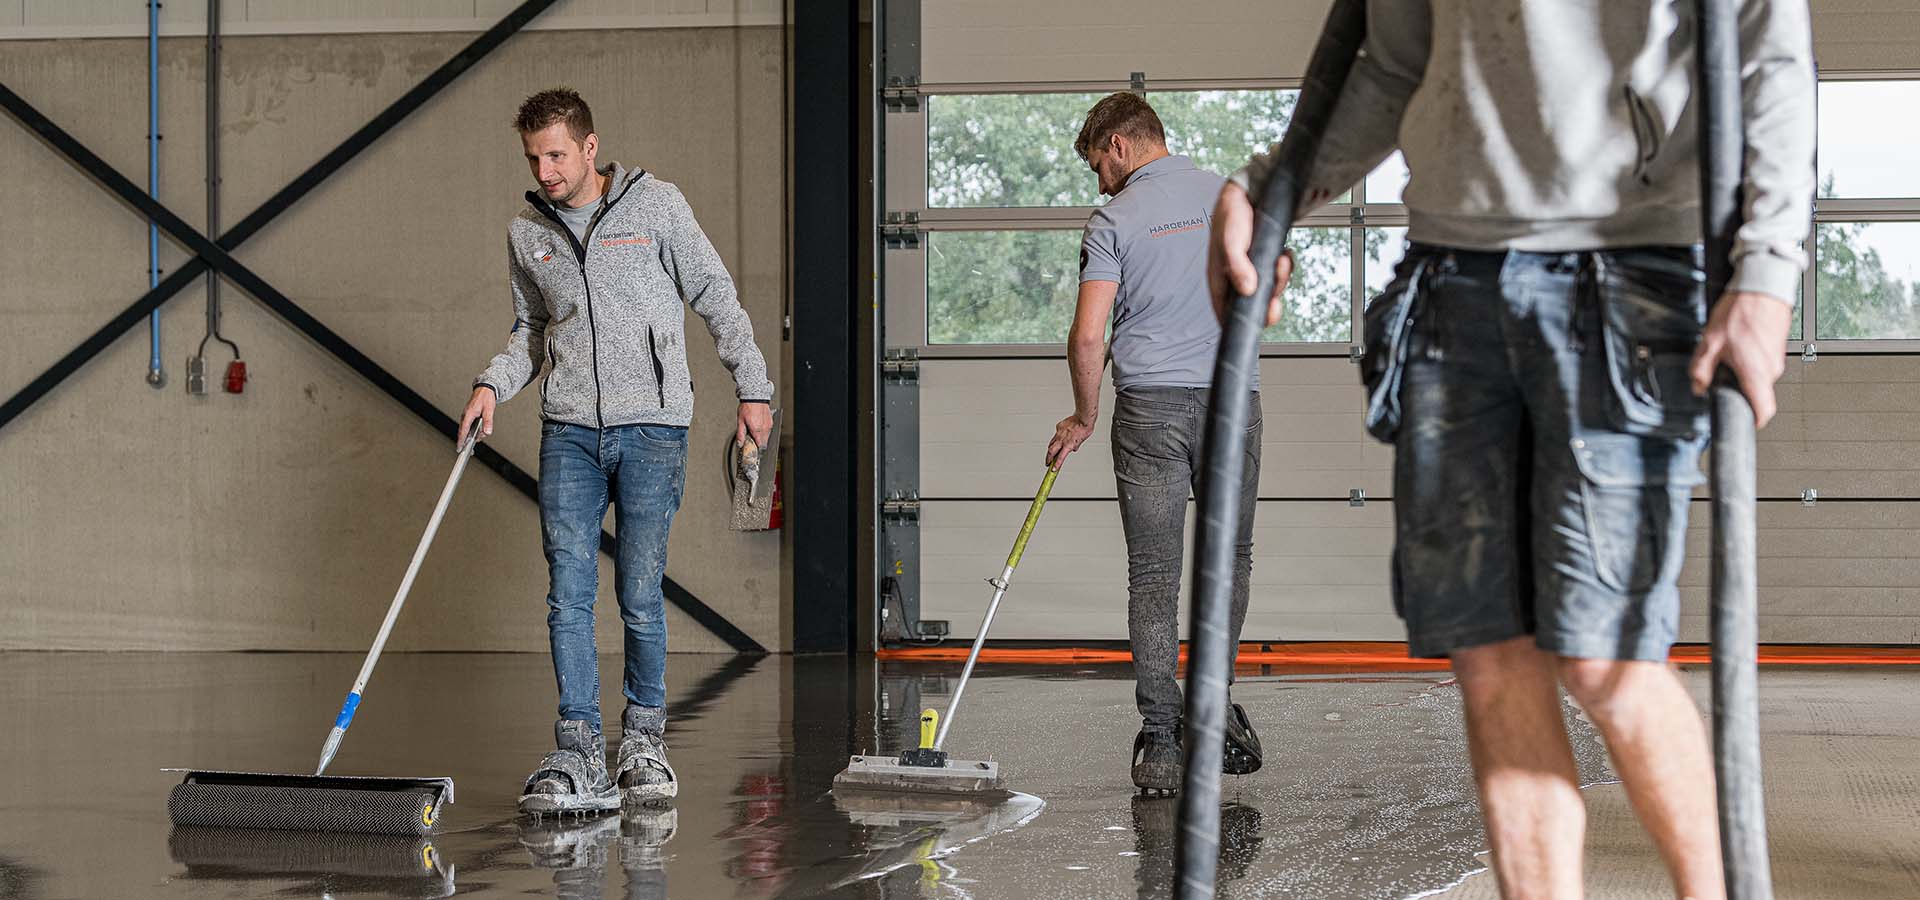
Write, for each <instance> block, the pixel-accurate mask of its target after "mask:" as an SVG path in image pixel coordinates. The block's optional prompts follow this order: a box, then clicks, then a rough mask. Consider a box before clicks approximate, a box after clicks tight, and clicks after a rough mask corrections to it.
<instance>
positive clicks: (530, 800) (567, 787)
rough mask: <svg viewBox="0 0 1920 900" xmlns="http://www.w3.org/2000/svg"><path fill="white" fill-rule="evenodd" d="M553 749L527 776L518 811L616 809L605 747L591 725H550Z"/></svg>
mask: <svg viewBox="0 0 1920 900" xmlns="http://www.w3.org/2000/svg"><path fill="white" fill-rule="evenodd" d="M553 742H554V744H555V746H556V747H557V749H555V750H554V751H553V752H552V753H549V754H547V755H546V757H545V758H544V759H541V760H540V765H539V766H537V767H535V768H534V770H533V774H532V775H529V776H527V786H526V791H525V793H523V794H521V796H520V811H521V812H524V813H533V814H535V815H539V814H542V813H563V812H578V813H586V812H599V811H603V810H610V809H619V808H620V792H619V791H617V790H615V789H614V786H613V779H612V778H610V777H608V775H607V750H606V743H605V742H604V741H602V740H601V738H600V732H599V731H597V730H595V729H594V727H593V723H591V722H583V721H576V720H572V719H562V720H560V721H558V722H555V723H553Z"/></svg>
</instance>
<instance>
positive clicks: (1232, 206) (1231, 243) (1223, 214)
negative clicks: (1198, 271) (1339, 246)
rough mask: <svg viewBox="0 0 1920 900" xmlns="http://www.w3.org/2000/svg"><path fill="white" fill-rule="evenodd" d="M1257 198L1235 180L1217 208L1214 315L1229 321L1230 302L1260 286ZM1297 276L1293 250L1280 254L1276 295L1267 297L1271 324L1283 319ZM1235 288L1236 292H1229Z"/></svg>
mask: <svg viewBox="0 0 1920 900" xmlns="http://www.w3.org/2000/svg"><path fill="white" fill-rule="evenodd" d="M1252 249H1253V200H1252V199H1250V198H1248V197H1247V192H1246V191H1244V190H1241V189H1240V186H1239V185H1237V184H1234V183H1233V182H1231V181H1229V182H1227V185H1226V187H1223V188H1221V189H1220V200H1219V202H1218V203H1216V204H1214V207H1213V235H1212V237H1211V238H1210V239H1209V240H1208V241H1207V287H1208V288H1209V289H1211V292H1212V294H1213V314H1214V317H1215V318H1218V319H1219V320H1220V321H1221V322H1222V323H1224V322H1226V320H1227V303H1228V301H1230V300H1232V299H1234V298H1236V297H1245V296H1248V295H1250V294H1252V293H1253V292H1254V290H1256V289H1257V288H1259V286H1260V284H1259V278H1258V277H1257V276H1256V274H1255V272H1254V270H1253V258H1252V256H1251V255H1250V251H1251V250H1252ZM1292 277H1293V251H1292V250H1288V251H1286V252H1284V253H1282V254H1280V259H1279V261H1278V262H1277V263H1275V265H1274V279H1273V296H1271V297H1268V298H1267V324H1266V327H1269V328H1270V327H1272V326H1273V324H1274V323H1275V322H1278V321H1280V311H1281V305H1280V293H1281V292H1282V291H1285V290H1286V289H1287V281H1288V279H1290V278H1292ZM1229 291H1231V292H1232V293H1228V292H1229Z"/></svg>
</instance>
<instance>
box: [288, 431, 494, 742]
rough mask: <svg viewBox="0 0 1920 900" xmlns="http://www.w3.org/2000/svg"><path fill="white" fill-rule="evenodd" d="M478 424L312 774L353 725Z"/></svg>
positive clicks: (475, 439)
mask: <svg viewBox="0 0 1920 900" xmlns="http://www.w3.org/2000/svg"><path fill="white" fill-rule="evenodd" d="M479 440H480V427H479V423H477V422H476V423H474V427H473V428H472V429H470V430H469V431H468V433H467V440H466V443H465V444H464V445H463V446H461V448H460V455H459V456H458V457H457V458H456V459H455V460H454V463H453V472H452V473H451V474H449V475H448V476H447V484H446V487H443V488H441V489H440V502H438V503H436V504H434V507H433V517H432V518H430V519H428V520H427V533H426V534H423V535H421V536H420V545H419V546H417V547H415V548H413V561H412V562H409V563H408V564H407V575H406V577H405V578H402V579H400V589H399V590H397V591H395V592H394V594H393V602H392V603H391V604H388V606H387V618H386V619H385V620H384V621H382V622H381V623H380V633H379V634H377V635H375V636H374V638H373V647H372V649H370V650H368V651H367V658H366V661H364V662H362V663H361V664H360V674H359V676H358V677H356V678H354V680H353V690H351V691H348V692H347V699H346V702H344V703H342V704H340V714H339V715H338V716H336V717H335V718H334V720H333V730H332V731H329V732H327V739H326V742H325V743H323V744H321V745H320V765H319V766H317V767H315V768H314V770H313V774H315V775H324V774H326V771H327V765H328V764H329V763H331V762H333V755H334V754H335V753H337V752H339V750H340V741H341V739H342V738H344V737H346V734H347V728H348V727H349V726H351V725H352V724H353V714H354V712H356V711H357V710H359V708H360V694H361V693H362V692H363V691H365V690H366V688H367V680H368V679H370V678H372V677H373V666H374V664H375V663H377V662H379V661H380V651H381V650H382V649H384V648H385V647H386V646H387V636H388V635H390V634H392V633H393V623H394V620H396V619H398V618H400V607H402V606H404V605H406V602H407V592H408V591H410V590H412V589H413V579H414V577H415V576H417V575H419V574H420V563H421V562H422V561H424V560H425V559H426V558H427V548H428V547H429V546H432V544H433V536H434V534H435V533H436V532H438V531H439V530H440V520H441V519H443V518H445V517H446V515H447V505H448V504H450V503H452V502H453V489H454V487H455V486H456V485H458V484H459V483H460V473H461V472H464V471H466V468H467V461H468V460H470V459H472V458H473V448H474V445H475V444H477V443H479Z"/></svg>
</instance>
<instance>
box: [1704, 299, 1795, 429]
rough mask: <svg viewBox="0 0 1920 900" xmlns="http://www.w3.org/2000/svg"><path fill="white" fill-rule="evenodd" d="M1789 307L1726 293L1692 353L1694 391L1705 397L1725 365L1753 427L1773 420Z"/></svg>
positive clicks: (1790, 318) (1784, 358) (1784, 367)
mask: <svg viewBox="0 0 1920 900" xmlns="http://www.w3.org/2000/svg"><path fill="white" fill-rule="evenodd" d="M1792 327H1793V305H1792V304H1789V303H1785V302H1783V301H1781V300H1780V298H1778V297H1774V296H1772V295H1770V294H1761V293H1755V292H1752V291H1737V292H1730V293H1728V294H1726V295H1725V296H1723V297H1721V298H1720V302H1719V303H1716V304H1714V305H1713V314H1712V315H1711V316H1708V317H1707V330H1706V332H1705V333H1704V334H1702V335H1701V338H1700V349H1698V350H1696V351H1694V354H1693V366H1692V375H1693V392H1694V394H1696V395H1699V396H1705V395H1706V393H1707V388H1708V387H1709V386H1711V385H1712V383H1713V376H1714V372H1715V370H1717V369H1718V368H1720V367H1721V366H1726V367H1727V368H1729V369H1732V370H1733V374H1734V377H1735V378H1736V379H1737V380H1738V381H1739V382H1740V392H1741V393H1743V394H1746V395H1747V402H1748V403H1751V404H1753V420H1754V427H1756V428H1765V427H1766V425H1767V420H1769V419H1771V418H1773V411H1774V399H1773V383H1774V382H1775V381H1778V380H1780V375H1781V374H1782V373H1784V372H1786V370H1787V331H1788V329H1790V328H1792Z"/></svg>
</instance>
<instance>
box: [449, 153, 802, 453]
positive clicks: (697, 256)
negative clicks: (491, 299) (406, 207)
mask: <svg viewBox="0 0 1920 900" xmlns="http://www.w3.org/2000/svg"><path fill="white" fill-rule="evenodd" d="M602 173H603V174H607V175H610V176H611V178H610V186H609V188H608V192H607V193H608V196H607V197H606V199H605V200H604V201H603V202H602V203H601V204H600V205H599V207H598V208H597V210H596V211H595V213H594V218H593V220H592V222H591V223H590V224H589V225H588V227H587V229H586V240H585V241H582V240H580V239H579V238H577V237H575V236H574V234H573V233H572V231H570V230H569V229H568V228H567V227H565V226H564V225H563V224H562V222H561V219H560V216H559V214H558V213H557V212H555V211H554V210H553V208H552V207H551V206H550V205H549V204H547V202H546V200H545V199H544V198H542V197H540V196H539V195H537V194H535V193H533V192H531V191H529V192H528V193H527V204H528V205H527V208H526V209H525V210H522V211H521V213H520V214H519V215H518V216H516V217H514V220H513V223H512V224H511V225H509V226H508V228H507V270H508V273H509V278H508V282H509V285H510V286H511V288H512V293H513V314H514V323H513V331H512V332H511V333H510V334H509V335H508V338H507V347H506V349H505V350H504V351H502V352H501V353H500V354H499V355H498V356H495V357H494V358H493V362H492V364H491V365H489V366H488V367H487V370H486V371H485V372H483V373H481V375H480V377H479V378H477V379H475V380H474V384H475V385H486V386H488V387H490V388H492V389H493V393H494V396H495V397H496V398H497V399H498V400H499V401H500V402H502V403H504V402H506V401H507V400H508V399H509V398H511V397H512V396H513V395H514V394H516V393H518V392H519V391H520V390H521V389H522V388H524V387H526V386H527V385H529V384H532V383H533V381H534V379H535V378H537V377H538V376H539V375H540V373H541V370H542V369H543V368H545V369H546V383H545V384H544V385H543V386H542V389H541V392H540V395H541V416H542V417H543V418H546V419H548V420H551V421H556V422H566V423H569V424H574V425H585V426H588V427H593V428H606V427H612V426H616V425H633V424H638V423H649V424H658V425H680V426H685V425H687V424H688V423H690V422H691V421H692V420H693V378H692V376H691V375H690V374H689V373H688V369H687V341H686V329H685V325H684V323H685V313H684V312H683V309H684V306H691V307H693V311H694V312H695V313H698V314H699V315H700V317H701V318H702V319H704V320H705V321H706V324H707V332H708V333H709V334H711V335H713V342H714V346H715V348H716V349H717V350H718V351H719V353H720V361H721V362H722V363H723V364H725V365H726V367H727V369H728V370H729V371H731V372H732V373H733V380H734V386H735V387H734V390H735V395H736V396H737V397H738V398H739V399H740V400H743V401H748V400H759V401H765V400H770V399H771V398H772V397H773V382H772V381H771V380H769V379H768V377H767V363H766V359H765V357H763V356H761V355H760V348H759V346H757V345H756V344H755V343H754V340H753V323H752V322H751V321H750V320H749V319H748V318H747V313H746V310H745V309H743V308H741V306H740V300H739V297H738V295H737V294H736V293H735V292H734V287H733V279H732V278H730V277H728V275H727V269H726V266H725V264H723V263H722V262H721V261H720V254H719V253H716V252H715V251H714V249H713V244H712V243H710V242H708V240H707V236H706V234H705V233H704V232H702V231H701V230H700V225H699V223H698V222H696V221H694V218H693V210H692V209H691V208H690V207H688V205H687V200H686V198H685V197H683V196H681V194H680V190H679V188H676V187H674V186H673V185H671V184H668V183H667V182H664V181H661V180H660V179H658V178H655V177H653V176H652V175H649V174H647V173H646V172H644V171H641V170H639V169H626V168H623V167H621V166H620V164H618V163H614V164H611V165H610V166H608V167H606V168H604V169H603V170H602ZM683 304H684V306H683Z"/></svg>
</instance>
